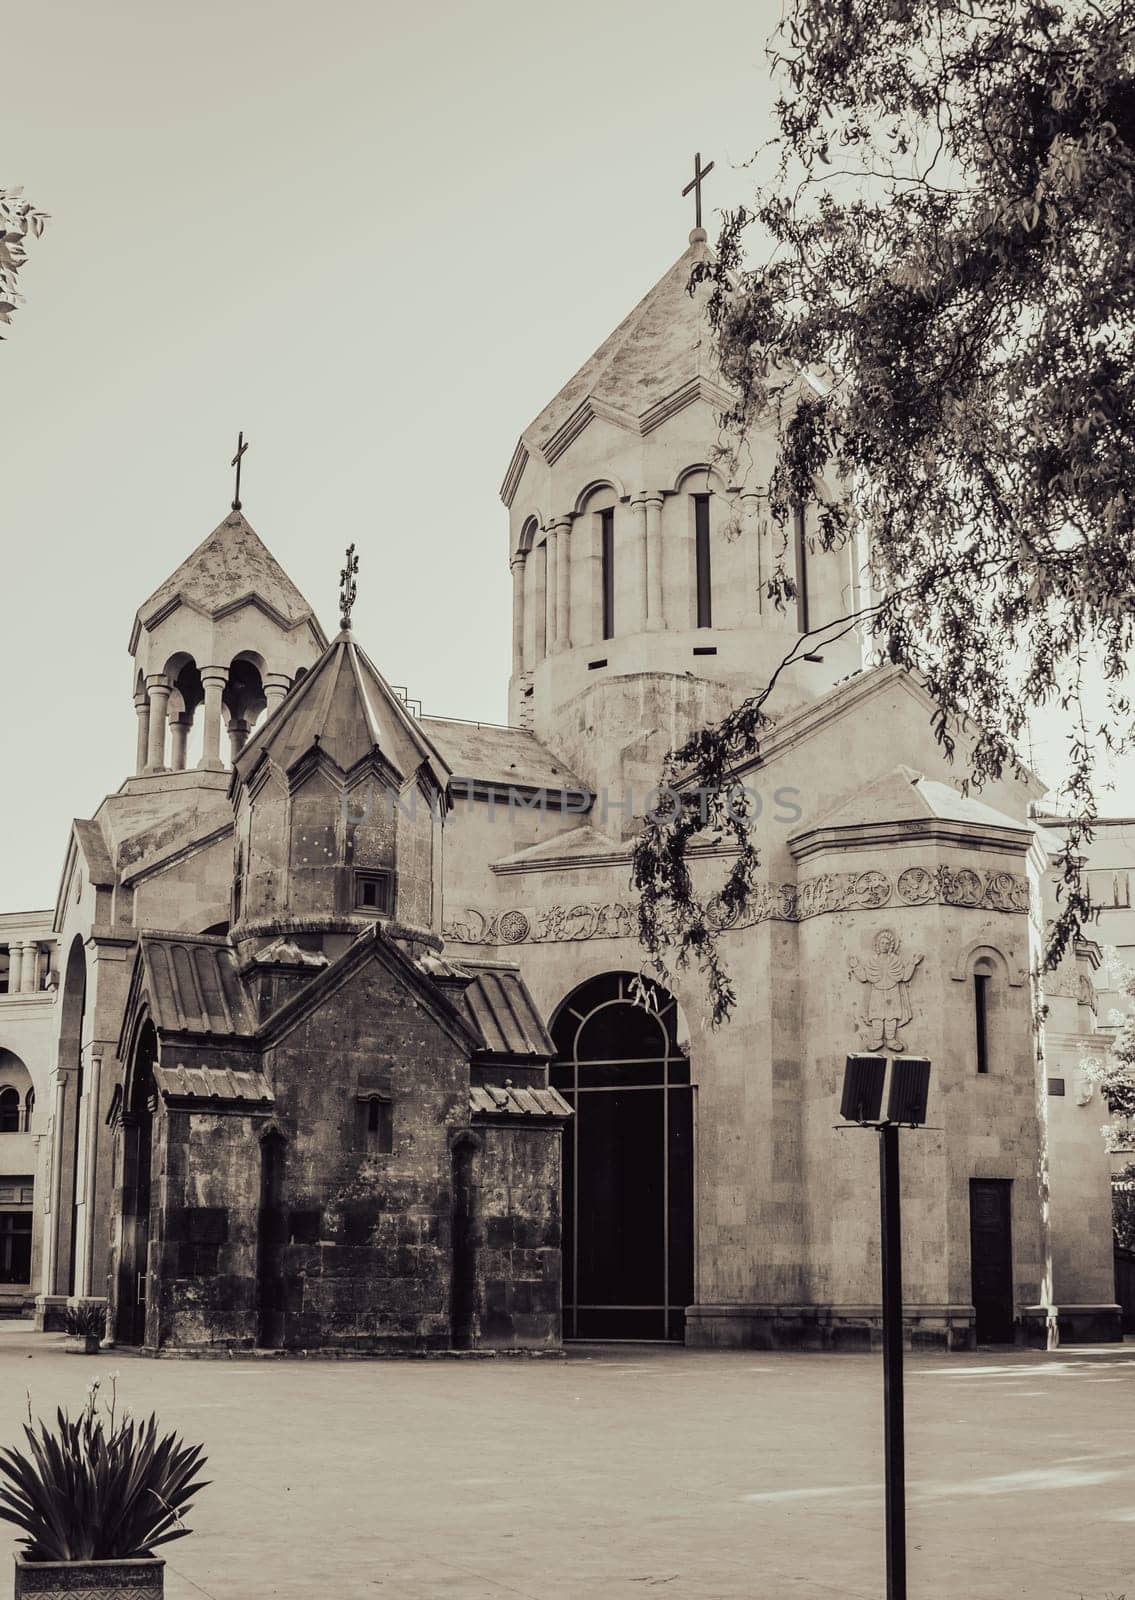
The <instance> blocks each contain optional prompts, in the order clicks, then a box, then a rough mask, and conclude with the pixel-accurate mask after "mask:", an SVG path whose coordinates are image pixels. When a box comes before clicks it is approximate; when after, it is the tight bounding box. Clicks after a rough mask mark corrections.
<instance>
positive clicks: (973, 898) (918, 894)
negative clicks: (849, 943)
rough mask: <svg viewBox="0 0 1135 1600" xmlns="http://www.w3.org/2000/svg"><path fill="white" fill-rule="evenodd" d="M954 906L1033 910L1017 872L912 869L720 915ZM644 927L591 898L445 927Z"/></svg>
mask: <svg viewBox="0 0 1135 1600" xmlns="http://www.w3.org/2000/svg"><path fill="white" fill-rule="evenodd" d="M887 905H890V906H895V907H902V906H923V905H948V906H966V907H972V908H974V909H975V910H984V911H1005V912H1011V913H1027V912H1028V910H1029V882H1028V879H1027V878H1024V877H1019V876H1018V875H1017V874H1016V873H1012V872H1000V871H998V872H989V871H987V872H977V871H975V870H974V869H973V868H972V867H946V866H940V865H939V866H934V867H920V866H913V867H906V868H904V869H903V870H902V871H901V872H900V873H899V874H898V875H897V877H892V875H891V874H890V873H886V872H880V871H878V870H876V869H871V870H869V871H866V872H823V873H820V874H819V876H817V877H815V878H808V879H805V881H804V882H803V883H800V884H795V883H782V884H770V883H765V884H757V885H755V886H754V888H753V893H752V897H751V899H750V901H749V905H748V907H747V908H746V910H745V911H744V913H743V914H738V913H734V914H732V915H730V916H725V915H723V914H721V913H720V910H719V908H718V909H717V911H716V914H715V906H714V902H712V901H711V902H710V906H709V912H710V919H711V921H713V922H714V924H715V926H716V927H718V928H719V929H725V928H749V927H755V926H757V925H758V924H759V923H762V922H805V921H807V919H808V918H809V917H817V916H822V915H824V914H826V913H828V912H833V911H870V910H877V909H879V908H880V907H882V906H887ZM637 927H638V912H637V907H636V904H635V902H633V901H622V900H608V901H585V902H582V903H580V904H578V905H573V906H564V905H553V906H547V907H545V908H544V909H542V910H534V909H531V908H528V907H506V908H502V909H500V910H494V911H480V910H478V909H477V908H476V907H472V906H470V907H468V908H467V909H466V910H464V911H463V912H462V913H461V914H460V916H457V917H455V918H453V919H452V921H450V922H449V923H447V925H446V928H445V937H446V939H447V940H449V941H450V943H452V944H551V943H561V942H570V941H575V940H579V939H631V938H634V937H635V934H636V932H637Z"/></svg>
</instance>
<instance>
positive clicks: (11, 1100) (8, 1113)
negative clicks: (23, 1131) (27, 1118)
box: [0, 1089, 20, 1133]
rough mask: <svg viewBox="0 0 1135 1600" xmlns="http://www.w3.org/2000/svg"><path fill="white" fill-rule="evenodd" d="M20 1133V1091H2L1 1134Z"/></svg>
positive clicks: (0, 1100)
mask: <svg viewBox="0 0 1135 1600" xmlns="http://www.w3.org/2000/svg"><path fill="white" fill-rule="evenodd" d="M19 1131H20V1091H19V1090H18V1089H0V1133H19Z"/></svg>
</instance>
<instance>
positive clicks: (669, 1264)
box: [551, 972, 694, 1341]
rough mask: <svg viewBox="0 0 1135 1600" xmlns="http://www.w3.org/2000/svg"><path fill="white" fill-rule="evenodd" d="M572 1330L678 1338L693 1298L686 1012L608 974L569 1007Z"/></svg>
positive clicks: (555, 1027) (568, 1289) (560, 1051)
mask: <svg viewBox="0 0 1135 1600" xmlns="http://www.w3.org/2000/svg"><path fill="white" fill-rule="evenodd" d="M552 1038H553V1040H554V1041H555V1045H556V1059H555V1062H554V1063H553V1065H552V1069H551V1073H552V1082H553V1084H554V1085H555V1087H556V1088H557V1089H558V1090H559V1091H560V1093H561V1094H562V1095H563V1096H564V1098H565V1099H566V1100H567V1101H568V1103H569V1105H571V1107H572V1109H573V1110H574V1112H575V1116H574V1117H573V1118H572V1121H571V1123H570V1124H569V1126H568V1128H567V1130H566V1132H565V1135H564V1335H565V1337H566V1338H568V1339H657V1340H676V1341H681V1340H682V1339H683V1337H684V1335H685V1322H686V1307H687V1306H688V1305H690V1303H691V1302H692V1300H693V1298H694V1226H693V1221H694V1105H693V1089H692V1088H691V1085H690V1061H689V1057H688V1055H686V1053H685V1051H684V1049H683V1048H682V1047H681V1046H680V1043H679V1035H678V1007H677V1004H676V1002H675V1001H674V999H673V997H672V996H671V995H669V994H667V992H666V991H665V990H664V989H662V988H660V987H659V986H658V985H657V984H654V983H650V982H645V983H640V981H639V980H638V979H637V978H636V977H635V975H634V974H633V973H629V972H612V973H606V974H604V976H603V977H601V978H594V979H592V981H591V982H590V983H586V984H584V985H583V986H582V987H581V988H579V989H577V990H576V991H575V992H574V994H572V995H570V996H569V997H568V999H567V1000H565V1001H564V1003H563V1005H562V1006H561V1007H560V1009H559V1011H558V1012H557V1014H556V1018H555V1021H554V1022H553V1024H552Z"/></svg>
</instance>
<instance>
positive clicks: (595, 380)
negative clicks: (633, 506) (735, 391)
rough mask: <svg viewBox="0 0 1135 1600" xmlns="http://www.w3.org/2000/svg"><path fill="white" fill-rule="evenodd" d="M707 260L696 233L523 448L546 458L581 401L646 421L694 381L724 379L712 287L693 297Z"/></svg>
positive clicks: (528, 432)
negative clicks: (710, 312)
mask: <svg viewBox="0 0 1135 1600" xmlns="http://www.w3.org/2000/svg"><path fill="white" fill-rule="evenodd" d="M710 260H712V254H711V252H710V249H709V246H708V244H707V243H706V237H705V232H704V230H703V229H701V228H695V229H694V231H693V232H692V233H691V234H690V243H689V246H688V248H687V249H686V250H684V251H683V252H682V254H681V255H680V256H679V257H678V259H677V260H676V261H675V262H674V264H673V266H672V267H670V269H669V271H668V272H666V273H664V274H663V276H662V277H661V278H660V279H659V280H658V282H657V283H656V284H655V285H654V287H653V289H651V290H650V292H649V293H648V294H646V295H645V296H644V297H643V298H642V299H641V300H640V301H639V303H638V305H637V306H635V308H634V310H633V311H632V312H631V313H630V315H629V316H627V317H624V318H623V320H622V322H620V323H619V326H618V327H617V328H616V329H615V331H614V332H613V333H612V334H610V335H609V336H608V337H607V338H606V339H605V340H604V341H603V343H602V344H601V345H600V346H599V348H598V350H596V351H595V353H594V354H593V355H592V356H591V357H590V358H589V359H588V360H587V361H585V362H584V364H583V366H582V367H580V369H579V371H578V372H577V373H576V374H575V376H574V377H572V378H569V380H568V382H567V383H566V384H565V385H564V386H563V388H562V389H561V390H560V391H559V393H558V394H557V395H556V397H555V399H554V400H552V401H550V402H549V403H548V405H546V406H545V407H544V409H543V411H541V412H540V414H539V415H538V416H537V417H535V418H534V419H533V421H532V422H531V423H529V425H528V427H527V428H525V430H524V432H523V434H522V435H521V440H522V441H523V443H524V444H526V445H528V446H529V447H532V446H535V448H536V449H537V450H540V451H541V452H546V447H547V446H548V444H549V441H551V440H552V439H553V438H554V436H555V435H556V433H557V432H558V431H559V429H560V428H561V427H562V425H563V424H564V422H566V421H567V419H568V418H569V417H570V416H571V415H572V414H573V412H575V411H576V410H577V408H578V407H579V406H580V405H581V404H582V403H583V401H584V400H588V399H590V400H595V401H598V402H600V404H603V405H608V406H613V407H614V408H615V409H616V410H618V411H622V412H625V413H627V414H628V415H630V416H632V417H635V418H641V417H642V416H644V415H645V414H646V413H648V412H649V411H650V409H651V407H652V406H653V405H655V404H657V403H658V402H659V401H660V400H663V399H665V398H666V397H667V396H669V395H672V394H674V393H675V391H676V390H679V389H681V388H682V386H683V385H684V384H686V383H688V382H690V380H691V379H695V378H705V379H707V380H709V381H710V382H713V383H718V384H719V383H720V382H721V374H720V370H719V368H718V365H717V361H716V357H715V355H714V351H713V341H712V335H711V330H710V326H709V323H708V321H707V319H706V302H707V300H708V297H709V293H710V286H709V285H708V284H703V285H700V286H699V287H698V288H697V289H696V290H695V292H694V293H693V294H691V293H690V292H689V290H690V274H691V273H692V272H693V270H694V268H695V267H696V266H697V265H698V264H699V263H700V262H703V261H710Z"/></svg>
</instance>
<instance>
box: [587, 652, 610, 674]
mask: <svg viewBox="0 0 1135 1600" xmlns="http://www.w3.org/2000/svg"><path fill="white" fill-rule="evenodd" d="M606 665H607V657H606V656H604V657H603V659H602V660H601V661H589V662H588V663H587V670H588V672H594V671H595V670H596V669H597V668H598V667H605V666H606Z"/></svg>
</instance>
